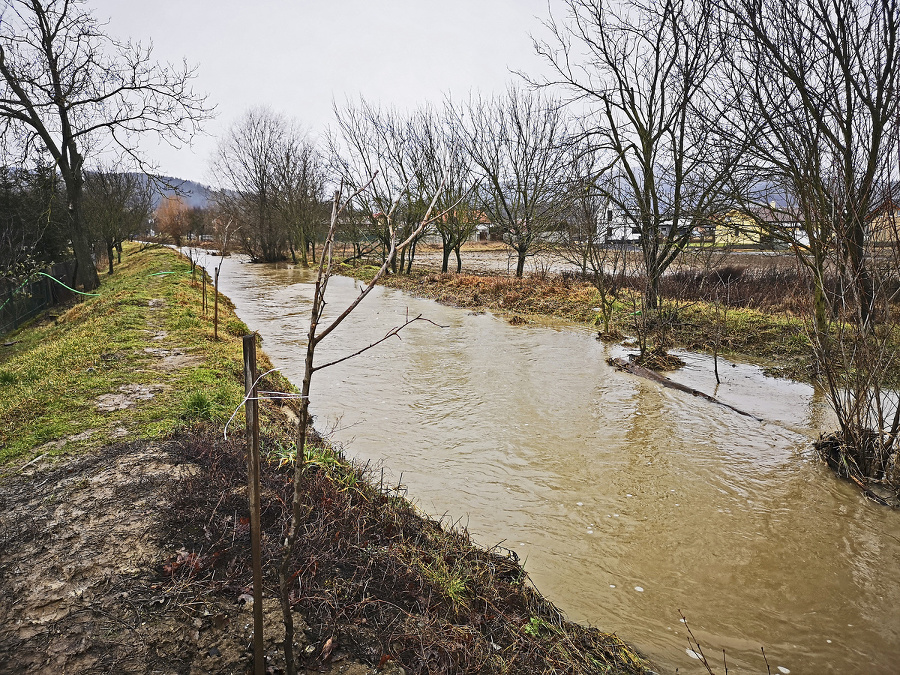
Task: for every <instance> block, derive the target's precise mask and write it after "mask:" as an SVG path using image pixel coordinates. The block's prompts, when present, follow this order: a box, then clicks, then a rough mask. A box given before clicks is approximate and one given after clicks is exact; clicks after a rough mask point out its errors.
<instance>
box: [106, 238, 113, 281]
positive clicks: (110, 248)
mask: <svg viewBox="0 0 900 675" xmlns="http://www.w3.org/2000/svg"><path fill="white" fill-rule="evenodd" d="M113 248H114V246H113V245H112V244H110V243H107V244H106V257H107V259H108V260H109V273H110V274H112V273H113Z"/></svg>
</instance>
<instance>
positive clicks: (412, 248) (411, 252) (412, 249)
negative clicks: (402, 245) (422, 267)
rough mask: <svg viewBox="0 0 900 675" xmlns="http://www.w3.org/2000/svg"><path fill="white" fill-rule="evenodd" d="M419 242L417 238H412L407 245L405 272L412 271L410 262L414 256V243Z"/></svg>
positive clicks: (411, 262)
mask: <svg viewBox="0 0 900 675" xmlns="http://www.w3.org/2000/svg"><path fill="white" fill-rule="evenodd" d="M417 243H419V240H418V239H413V240H412V243H411V244H410V245H409V258H408V259H407V261H406V273H407V274H410V273H411V272H412V264H413V258H415V257H416V244H417Z"/></svg>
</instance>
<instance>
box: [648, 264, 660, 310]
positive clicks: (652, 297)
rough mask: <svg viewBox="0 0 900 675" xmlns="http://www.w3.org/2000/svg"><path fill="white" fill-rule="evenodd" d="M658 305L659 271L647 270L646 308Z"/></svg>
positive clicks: (655, 307) (654, 307) (653, 307)
mask: <svg viewBox="0 0 900 675" xmlns="http://www.w3.org/2000/svg"><path fill="white" fill-rule="evenodd" d="M658 307H659V272H658V271H656V270H647V309H657V308H658Z"/></svg>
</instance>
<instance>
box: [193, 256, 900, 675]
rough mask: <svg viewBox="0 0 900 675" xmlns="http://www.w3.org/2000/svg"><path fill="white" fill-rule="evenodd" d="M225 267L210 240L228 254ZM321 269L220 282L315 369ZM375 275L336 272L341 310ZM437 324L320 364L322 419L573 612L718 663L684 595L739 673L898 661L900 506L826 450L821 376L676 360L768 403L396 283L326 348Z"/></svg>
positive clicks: (874, 668) (241, 268)
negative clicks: (869, 491) (848, 472)
mask: <svg viewBox="0 0 900 675" xmlns="http://www.w3.org/2000/svg"><path fill="white" fill-rule="evenodd" d="M217 263H218V259H217V258H209V262H208V264H209V265H210V266H211V265H214V264H217ZM309 279H310V276H309V273H307V272H306V271H303V270H300V269H299V268H298V269H291V268H290V267H283V266H282V267H278V268H277V267H275V266H264V265H250V264H242V263H241V261H240V259H239V258H228V259H226V260H225V261H224V265H223V268H222V276H221V289H222V292H223V293H225V294H226V295H228V296H229V297H230V298H231V299H232V300H233V301H234V302H235V304H236V306H237V313H238V315H239V316H240V317H241V318H242V319H243V320H244V321H245V322H246V323H247V324H248V325H249V326H250V327H251V329H254V330H258V331H259V333H260V334H261V335H262V336H263V340H264V342H263V347H264V349H265V351H266V352H267V353H268V355H269V356H270V357H271V359H272V361H273V363H274V364H275V365H276V366H277V367H278V368H279V369H281V371H282V372H283V373H284V374H285V375H286V376H288V377H289V378H290V379H291V380H292V381H293V382H295V383H297V384H299V383H300V379H301V376H302V365H303V364H302V359H303V349H304V334H305V328H304V325H305V323H306V322H307V320H308V311H309V303H310V298H311V296H312V289H311V286H310V285H309V283H308V280H309ZM356 286H357V284H356V283H355V282H354V281H353V280H351V279H347V278H335V279H333V280H332V281H331V285H330V287H329V301H330V307H331V308H332V309H333V310H334V311H338V309H339V308H343V307H344V306H345V305H346V304H347V302H349V300H350V299H352V298H353V297H355V296H356V294H357V293H358V290H357V287H356ZM407 311H408V312H409V314H410V315H411V316H416V315H418V314H422V315H423V316H424V317H427V318H428V319H430V320H431V321H433V322H435V323H436V324H439V325H440V326H436V325H432V324H429V323H425V322H418V323H416V324H414V325H412V326H410V327H408V328H407V329H405V330H404V331H403V333H402V340H397V339H395V340H392V341H391V342H389V343H386V344H384V345H382V346H380V347H378V348H377V349H376V350H373V351H372V352H369V353H368V354H366V355H365V356H363V357H360V358H358V359H354V360H351V361H348V362H345V363H342V364H340V365H338V366H336V367H334V368H330V369H327V370H325V371H321V372H319V373H317V374H316V376H315V377H314V379H313V390H312V410H313V412H314V413H315V415H316V417H317V420H316V426H317V428H319V429H320V430H322V431H328V430H329V429H332V428H333V429H334V430H335V431H334V438H335V439H336V440H339V441H341V442H343V443H345V444H346V449H347V452H348V454H349V455H350V456H352V457H354V458H356V459H357V460H358V461H361V462H366V461H370V462H371V463H372V464H373V465H374V466H383V467H384V469H385V480H389V479H390V480H392V481H395V482H396V481H400V480H401V474H402V483H403V484H405V485H406V486H408V490H409V496H410V497H411V498H412V499H413V500H414V501H416V502H417V503H418V504H419V506H420V507H421V508H422V509H424V510H425V511H426V512H428V513H429V514H431V515H433V516H436V517H440V516H441V515H442V514H446V515H447V517H448V518H450V519H452V520H459V521H460V523H461V524H462V525H465V526H466V527H468V529H469V531H470V532H471V533H472V535H473V537H474V539H475V540H476V541H477V542H479V543H480V544H482V545H484V546H491V545H493V544H498V543H501V542H502V543H503V545H504V546H506V547H508V548H511V549H514V550H515V551H516V552H517V553H518V554H519V556H520V557H521V558H522V559H524V560H525V561H526V562H525V568H526V570H527V571H528V572H529V574H530V575H531V578H532V579H533V581H534V583H535V585H536V586H537V587H538V588H539V589H540V590H541V591H542V592H543V593H544V594H545V595H546V596H548V597H549V598H550V599H551V600H552V601H553V602H555V603H556V604H557V605H558V606H559V607H560V608H562V609H563V610H565V611H566V613H567V614H568V616H569V617H570V618H572V619H574V620H577V621H581V622H587V623H590V624H593V625H596V626H597V627H599V628H601V629H603V630H607V631H615V632H616V633H618V634H619V635H620V637H622V638H623V639H625V640H626V641H628V642H631V643H632V644H634V645H635V646H637V647H638V648H639V649H640V650H641V651H643V652H644V653H646V654H647V655H648V656H649V657H650V658H651V659H653V660H654V661H655V662H656V663H657V664H658V665H659V666H660V668H661V669H662V670H663V671H664V672H675V669H676V668H678V669H679V672H680V673H700V672H705V671H704V670H703V669H702V667H701V666H700V664H699V662H698V661H696V660H694V659H692V658H691V656H690V655H689V654H688V652H687V647H688V642H687V636H686V631H685V628H684V624H683V623H681V620H680V617H679V614H678V610H679V609H680V610H681V611H683V612H684V614H685V616H686V617H687V619H688V622H689V624H690V626H691V629H692V630H693V632H694V634H695V636H696V637H697V638H698V639H699V640H700V642H701V644H702V645H703V649H704V652H705V653H706V654H707V655H712V658H711V661H712V662H717V663H718V664H719V665H718V667H717V672H720V673H721V672H723V669H722V668H721V664H722V650H723V649H725V651H726V653H727V659H728V672H729V673H765V672H766V665H765V663H764V661H763V658H762V655H761V654H760V646H764V647H765V650H766V655H767V657H768V660H769V664H770V666H771V672H772V673H779V672H780V673H787V672H791V673H794V674H796V675H799V674H801V673H815V674H819V673H896V672H900V612H898V607H900V513H896V512H892V511H890V510H889V509H886V508H884V507H880V506H876V505H874V504H871V503H868V502H867V501H865V499H864V498H863V497H862V496H861V495H860V494H859V493H858V492H857V491H856V490H855V489H854V488H852V487H851V486H850V485H848V484H845V483H842V482H839V481H837V480H836V479H834V478H833V477H832V475H831V473H830V472H829V471H828V469H827V468H826V467H825V466H824V465H823V464H821V463H819V462H817V461H816V459H815V457H814V456H813V455H812V453H811V441H812V440H813V439H814V438H815V437H816V436H817V435H818V433H819V432H820V431H821V430H823V429H827V428H829V426H830V424H829V415H828V412H827V406H826V405H825V403H824V401H823V400H822V399H821V397H820V396H818V395H817V394H816V393H815V392H814V391H813V389H812V388H811V387H809V386H807V385H802V384H797V383H792V382H789V381H784V380H775V379H771V378H766V377H764V376H763V375H762V374H761V372H760V370H759V369H758V368H757V367H755V366H751V365H744V364H731V363H728V364H726V366H725V367H724V368H723V366H722V365H721V363H720V371H721V372H722V373H723V375H724V381H723V383H722V385H721V386H719V387H718V389H717V388H716V386H715V380H714V378H713V374H712V366H711V362H710V360H709V359H708V358H706V357H703V356H699V355H696V354H684V355H682V356H683V358H685V360H687V361H688V366H687V367H686V368H684V369H682V370H681V371H680V372H678V373H676V374H673V375H672V377H673V379H677V380H678V381H681V382H683V383H686V384H689V385H690V386H692V387H695V388H698V389H701V390H703V391H706V392H708V393H711V394H712V393H715V395H716V396H718V397H719V398H721V399H722V400H724V401H727V402H728V403H731V404H733V405H735V406H736V407H738V408H741V409H744V410H747V411H749V412H751V413H752V414H754V415H756V416H757V417H759V418H762V419H763V420H764V422H763V423H760V422H757V421H756V420H753V419H751V418H747V417H743V416H740V415H738V414H735V413H733V412H731V411H729V410H727V409H725V408H722V407H720V406H716V405H714V404H711V403H709V402H707V401H705V400H702V399H699V398H694V397H692V396H689V395H687V394H684V393H682V392H679V391H673V390H668V389H663V388H660V387H659V385H657V384H656V383H653V382H650V381H647V380H643V379H639V378H636V377H634V376H632V375H628V374H625V373H620V372H616V371H614V370H613V369H612V368H611V367H609V366H608V365H606V359H607V357H608V356H610V355H621V354H622V353H623V350H622V348H621V347H620V346H618V345H604V344H602V343H600V342H598V341H597V340H596V339H594V333H593V332H592V331H588V330H585V329H579V328H577V327H572V326H563V325H554V324H540V325H538V324H529V325H524V326H511V325H509V324H508V323H507V322H506V321H504V320H503V319H502V318H501V317H496V316H492V315H490V314H481V315H476V314H473V313H471V312H469V311H466V310H461V309H456V308H451V307H445V306H442V305H438V304H436V303H434V302H431V301H428V300H422V299H418V298H413V297H411V296H408V295H404V294H402V293H400V292H397V291H393V290H388V289H383V288H376V289H375V291H373V294H372V296H371V297H370V298H367V299H366V301H365V302H364V303H363V304H362V305H361V307H360V308H359V310H358V311H357V312H356V313H355V314H353V315H352V316H351V317H350V318H349V319H348V321H347V322H346V323H345V324H344V326H343V327H342V328H341V329H339V331H337V332H336V333H335V334H333V336H332V337H330V338H329V339H328V340H326V341H325V342H323V343H322V345H321V346H320V348H319V350H320V351H319V352H318V353H317V356H318V359H319V362H320V363H321V362H323V360H324V359H328V358H329V357H334V356H338V355H343V354H346V353H350V352H352V351H355V350H356V349H359V348H361V347H363V346H365V345H367V344H369V343H371V342H373V341H374V340H376V339H378V338H380V337H381V336H383V335H384V334H385V333H386V332H387V330H388V329H390V328H391V327H393V326H396V325H398V323H400V322H402V320H403V318H404V317H405V316H406V313H407Z"/></svg>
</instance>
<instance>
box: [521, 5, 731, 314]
mask: <svg viewBox="0 0 900 675" xmlns="http://www.w3.org/2000/svg"><path fill="white" fill-rule="evenodd" d="M565 5H566V8H567V11H568V15H567V16H566V17H565V19H563V20H561V21H557V19H556V18H551V19H550V20H549V21H548V23H547V28H548V29H549V31H550V34H551V38H550V40H549V41H535V47H536V49H537V51H538V53H539V54H541V55H542V56H544V57H545V58H546V60H547V62H548V63H549V64H550V65H551V66H552V68H553V70H554V72H555V75H554V76H553V77H550V78H548V79H545V80H542V81H540V82H534V83H535V84H540V85H543V86H554V87H558V88H561V89H562V90H563V91H565V92H567V94H568V101H569V102H571V103H578V104H579V105H580V106H582V107H583V108H584V110H585V116H584V118H583V120H582V123H583V124H584V127H585V130H584V131H583V133H582V134H581V136H582V138H583V139H585V140H587V141H589V142H590V143H591V144H592V145H593V146H594V147H595V149H596V150H597V151H598V152H601V153H603V155H604V156H605V157H607V158H608V170H609V171H611V172H612V175H613V176H614V180H613V181H612V182H609V183H607V186H608V188H607V191H606V192H607V197H608V199H609V201H610V203H611V204H613V205H614V206H615V207H616V209H617V210H618V211H620V212H621V213H622V214H624V217H625V218H626V220H627V221H628V222H629V223H630V225H631V228H633V229H634V230H635V231H637V232H639V233H640V246H641V252H642V255H643V267H644V272H645V274H646V292H645V297H646V302H645V304H646V305H647V308H648V309H650V310H655V309H656V308H657V307H658V298H659V281H660V277H661V276H662V275H663V273H664V272H665V271H666V269H667V268H668V267H669V265H671V264H672V262H673V261H674V260H675V258H676V256H677V255H678V252H679V251H680V250H681V249H682V248H684V246H686V245H687V243H688V241H689V239H690V236H691V231H692V230H693V229H694V228H695V227H697V226H699V225H702V224H704V223H706V222H709V220H710V219H711V218H713V217H714V216H715V215H717V214H720V213H722V212H724V211H725V210H726V209H727V208H729V207H730V202H729V201H727V200H725V199H724V198H723V196H722V195H723V193H724V187H725V186H726V183H727V182H728V180H729V178H730V176H731V174H732V169H733V167H734V164H735V162H736V161H737V160H738V158H739V157H740V151H739V148H736V147H733V146H732V145H729V144H728V143H727V140H728V137H727V136H723V134H722V132H721V129H720V125H721V124H722V123H724V122H725V121H727V120H726V118H725V116H724V111H725V110H727V109H728V107H729V105H730V99H732V98H735V97H737V92H729V91H727V90H726V91H723V90H721V88H720V89H717V90H715V91H714V92H710V91H709V89H710V87H711V86H712V84H713V83H714V82H713V80H712V78H711V74H712V73H713V71H714V69H715V68H716V67H717V65H718V63H719V60H720V54H721V51H720V50H719V49H718V45H717V44H716V41H715V34H714V27H715V11H714V8H713V4H712V2H711V0H664V1H662V0H660V1H652V2H646V3H645V2H640V1H638V0H626V1H625V2H623V3H621V5H619V6H618V8H617V10H613V9H612V8H611V6H610V4H609V3H605V2H602V0H566V2H565Z"/></svg>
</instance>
